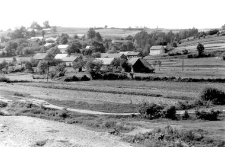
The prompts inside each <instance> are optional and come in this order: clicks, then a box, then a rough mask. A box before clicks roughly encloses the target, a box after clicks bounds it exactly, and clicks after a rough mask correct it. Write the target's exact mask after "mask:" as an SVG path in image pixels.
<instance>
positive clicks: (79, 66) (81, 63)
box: [73, 60, 86, 71]
mask: <svg viewBox="0 0 225 147" xmlns="http://www.w3.org/2000/svg"><path fill="white" fill-rule="evenodd" d="M85 64H86V62H85V61H83V60H79V61H76V62H73V69H75V70H77V69H79V71H81V69H82V67H84V66H85Z"/></svg>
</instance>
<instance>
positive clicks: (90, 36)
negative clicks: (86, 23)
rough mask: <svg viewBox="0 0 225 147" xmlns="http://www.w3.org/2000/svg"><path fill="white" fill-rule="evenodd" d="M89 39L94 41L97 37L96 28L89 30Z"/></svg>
mask: <svg viewBox="0 0 225 147" xmlns="http://www.w3.org/2000/svg"><path fill="white" fill-rule="evenodd" d="M87 37H88V39H93V38H94V37H95V29H94V28H90V29H89V30H88V32H87Z"/></svg>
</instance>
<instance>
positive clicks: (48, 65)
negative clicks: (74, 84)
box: [47, 61, 49, 82]
mask: <svg viewBox="0 0 225 147" xmlns="http://www.w3.org/2000/svg"><path fill="white" fill-rule="evenodd" d="M47 65H48V61H47ZM48 73H49V65H48V71H47V82H48Z"/></svg>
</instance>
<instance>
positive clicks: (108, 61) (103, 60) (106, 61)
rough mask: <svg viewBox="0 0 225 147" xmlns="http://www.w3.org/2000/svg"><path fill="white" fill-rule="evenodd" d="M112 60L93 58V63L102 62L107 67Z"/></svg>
mask: <svg viewBox="0 0 225 147" xmlns="http://www.w3.org/2000/svg"><path fill="white" fill-rule="evenodd" d="M113 60H114V58H95V61H102V64H103V65H109V64H111V63H112V61H113Z"/></svg>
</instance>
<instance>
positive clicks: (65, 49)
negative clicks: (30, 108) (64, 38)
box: [58, 44, 69, 54]
mask: <svg viewBox="0 0 225 147" xmlns="http://www.w3.org/2000/svg"><path fill="white" fill-rule="evenodd" d="M68 47H69V45H68V44H61V45H58V49H59V50H60V52H61V53H62V54H63V53H67V49H68Z"/></svg>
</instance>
